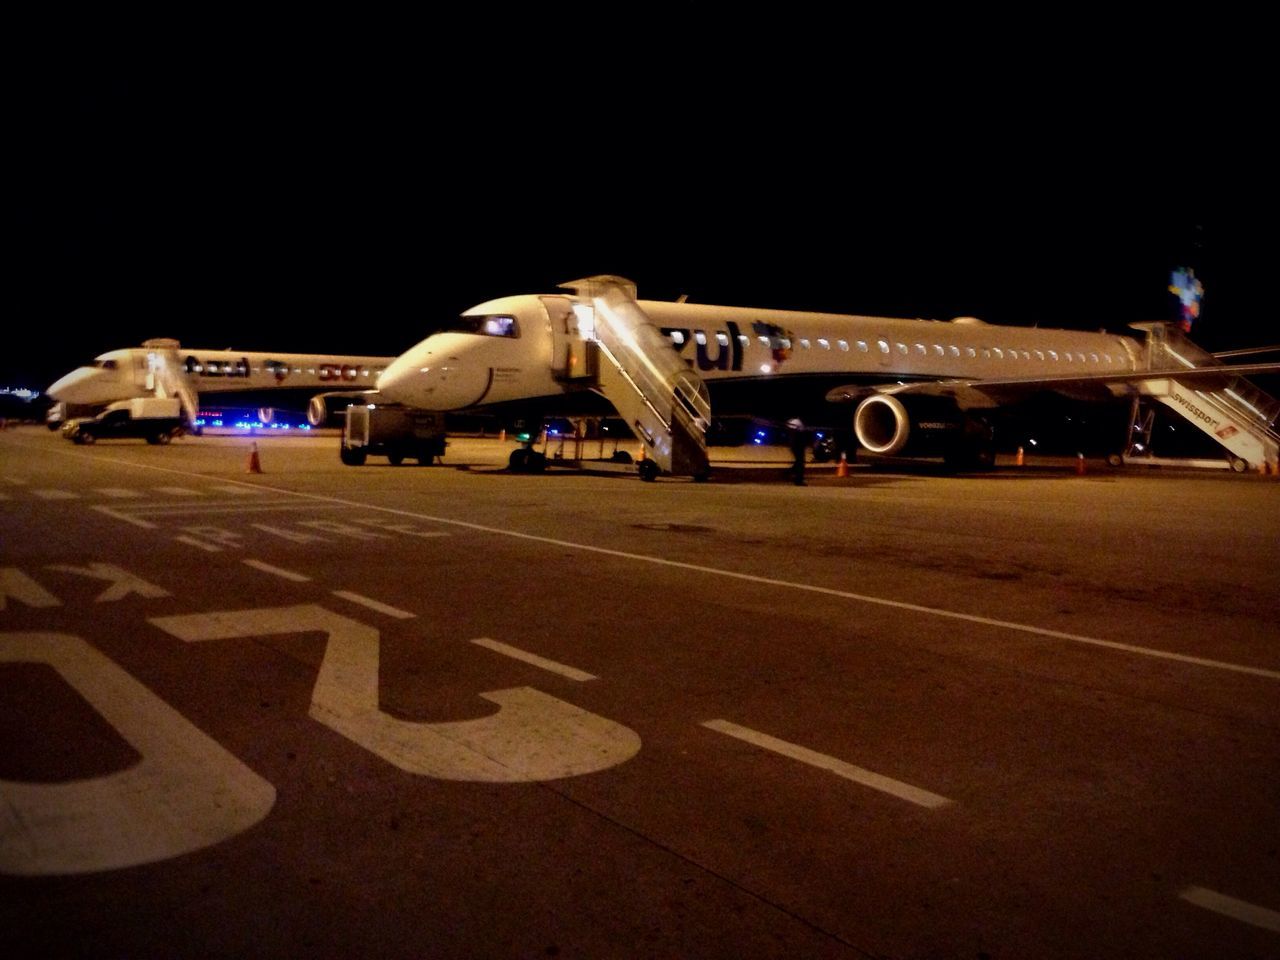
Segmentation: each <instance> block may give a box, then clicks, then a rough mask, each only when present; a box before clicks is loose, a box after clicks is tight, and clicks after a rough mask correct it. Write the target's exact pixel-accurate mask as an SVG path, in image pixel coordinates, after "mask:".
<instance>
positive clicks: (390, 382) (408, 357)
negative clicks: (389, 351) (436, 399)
mask: <svg viewBox="0 0 1280 960" xmlns="http://www.w3.org/2000/svg"><path fill="white" fill-rule="evenodd" d="M420 352H421V351H419V350H418V349H417V348H414V349H413V350H410V351H408V352H407V353H402V354H401V355H400V356H398V357H396V358H395V359H394V360H392V361H391V363H389V364H388V365H387V368H386V369H385V370H383V371H382V373H381V375H380V376H379V377H378V382H377V388H378V393H380V394H381V395H382V396H384V397H386V398H387V399H388V400H391V401H392V402H393V403H403V404H405V405H406V406H410V407H412V406H421V402H420V401H419V399H418V395H419V394H420V393H421V392H422V390H421V386H422V384H421V381H422V380H423V379H424V377H425V374H423V373H422V372H420V370H419V368H420V367H421V366H422V358H421V357H420V356H419V354H420Z"/></svg>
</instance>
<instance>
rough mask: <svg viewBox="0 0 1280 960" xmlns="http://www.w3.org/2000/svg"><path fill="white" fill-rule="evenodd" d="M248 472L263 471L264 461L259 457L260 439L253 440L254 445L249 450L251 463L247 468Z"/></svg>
mask: <svg viewBox="0 0 1280 960" xmlns="http://www.w3.org/2000/svg"><path fill="white" fill-rule="evenodd" d="M246 469H247V472H248V473H261V472H262V461H261V460H259V459H258V441H257V440H255V441H253V447H252V448H251V449H250V450H249V465H248V467H247V468H246Z"/></svg>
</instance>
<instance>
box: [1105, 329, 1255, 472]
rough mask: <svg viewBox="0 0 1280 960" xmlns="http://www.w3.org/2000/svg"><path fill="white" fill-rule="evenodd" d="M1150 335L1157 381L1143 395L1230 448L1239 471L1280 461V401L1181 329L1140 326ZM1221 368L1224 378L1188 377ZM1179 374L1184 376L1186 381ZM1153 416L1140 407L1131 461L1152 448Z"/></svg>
mask: <svg viewBox="0 0 1280 960" xmlns="http://www.w3.org/2000/svg"><path fill="white" fill-rule="evenodd" d="M1131 326H1133V327H1134V328H1136V329H1139V330H1143V331H1145V332H1146V334H1147V341H1146V350H1145V357H1144V360H1145V363H1146V368H1147V369H1148V370H1150V371H1151V373H1152V375H1153V376H1152V378H1151V379H1150V380H1143V381H1141V382H1140V383H1139V384H1138V393H1139V395H1140V397H1151V398H1152V399H1154V400H1158V401H1159V402H1160V403H1162V404H1164V405H1165V406H1167V407H1169V408H1170V409H1171V410H1174V411H1175V412H1177V413H1178V414H1180V415H1181V416H1182V417H1184V418H1185V419H1187V420H1189V421H1190V422H1191V423H1193V424H1195V425H1196V426H1197V427H1198V428H1199V429H1200V430H1202V431H1204V433H1206V434H1208V435H1209V436H1210V437H1212V438H1213V439H1214V440H1216V441H1217V442H1218V443H1219V444H1221V445H1222V446H1223V447H1225V448H1226V449H1227V451H1228V452H1229V453H1230V455H1231V459H1230V461H1229V463H1230V465H1231V466H1232V468H1233V469H1236V470H1241V471H1242V470H1246V469H1249V468H1255V469H1263V468H1266V467H1267V466H1268V465H1274V464H1276V462H1277V460H1278V459H1280V433H1278V432H1277V426H1276V421H1277V418H1280V400H1276V399H1275V398H1274V397H1272V396H1270V395H1269V394H1267V393H1265V392H1264V391H1262V390H1260V389H1259V388H1258V387H1256V386H1254V385H1253V384H1252V383H1250V382H1249V381H1248V380H1246V379H1244V378H1243V377H1241V376H1239V375H1238V374H1236V373H1233V372H1232V370H1231V368H1230V367H1229V366H1227V365H1226V364H1224V363H1223V362H1222V361H1221V360H1220V359H1218V358H1217V357H1215V356H1214V355H1213V354H1211V353H1208V352H1206V351H1205V350H1202V349H1201V348H1200V347H1198V346H1196V345H1195V344H1194V343H1192V342H1191V340H1189V339H1188V338H1187V336H1186V335H1185V334H1184V333H1183V332H1182V331H1181V330H1179V329H1178V328H1177V327H1176V326H1175V325H1173V324H1169V323H1135V324H1131ZM1215 368H1220V369H1221V371H1222V372H1221V375H1220V376H1215V375H1210V376H1205V375H1203V374H1201V373H1197V375H1196V376H1195V377H1188V376H1186V375H1185V374H1186V372H1187V371H1189V370H1196V371H1203V370H1207V369H1215ZM1179 374H1182V375H1183V376H1182V377H1181V378H1180V377H1179ZM1151 423H1152V417H1151V416H1147V417H1146V418H1145V419H1144V418H1142V417H1141V416H1140V415H1139V412H1138V409H1137V404H1136V403H1135V416H1134V426H1133V428H1132V429H1131V431H1130V446H1129V451H1128V454H1127V455H1126V460H1127V461H1130V462H1139V460H1140V458H1137V457H1134V453H1135V450H1136V447H1137V445H1138V444H1139V443H1141V442H1145V446H1146V449H1148V450H1149V449H1150V430H1151Z"/></svg>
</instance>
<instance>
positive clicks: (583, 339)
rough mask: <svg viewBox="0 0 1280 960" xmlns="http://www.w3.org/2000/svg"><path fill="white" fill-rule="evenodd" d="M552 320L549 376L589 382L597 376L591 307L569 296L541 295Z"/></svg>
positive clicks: (563, 379) (564, 379)
mask: <svg viewBox="0 0 1280 960" xmlns="http://www.w3.org/2000/svg"><path fill="white" fill-rule="evenodd" d="M542 304H543V306H544V307H546V310H547V317H548V319H549V320H550V322H551V375H552V376H553V377H555V379H557V380H562V381H566V380H572V381H579V382H581V381H591V380H594V379H595V376H596V371H597V368H596V344H595V335H594V326H595V325H594V316H592V314H593V312H594V311H593V308H592V307H591V306H590V305H589V304H587V305H583V304H579V305H576V306H575V304H574V302H573V300H571V299H570V298H569V297H555V296H549V297H543V298H542Z"/></svg>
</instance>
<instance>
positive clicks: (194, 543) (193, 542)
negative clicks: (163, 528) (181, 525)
mask: <svg viewBox="0 0 1280 960" xmlns="http://www.w3.org/2000/svg"><path fill="white" fill-rule="evenodd" d="M173 539H174V540H176V541H178V543H185V544H187V546H190V547H197V548H199V549H201V550H203V551H204V552H205V553H221V552H222V548H221V547H215V546H214V545H213V544H212V543H205V542H204V541H203V540H197V539H196V538H195V537H174V538H173Z"/></svg>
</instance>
